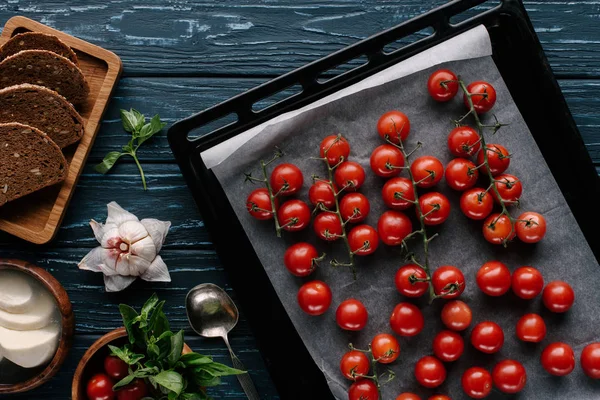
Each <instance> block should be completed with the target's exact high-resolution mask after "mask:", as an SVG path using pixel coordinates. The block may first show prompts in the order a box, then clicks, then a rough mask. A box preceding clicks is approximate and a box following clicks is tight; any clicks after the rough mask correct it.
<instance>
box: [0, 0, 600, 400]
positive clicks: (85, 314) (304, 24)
mask: <svg viewBox="0 0 600 400" xmlns="http://www.w3.org/2000/svg"><path fill="white" fill-rule="evenodd" d="M443 3H444V1H443V0H388V1H377V0H339V1H335V2H334V1H330V2H327V1H312V0H293V1H292V0H242V1H205V2H200V1H198V2H195V1H189V0H188V1H186V0H136V1H108V0H80V1H69V2H65V1H58V0H49V1H40V0H2V1H0V23H2V24H4V22H5V21H6V20H8V19H9V18H10V17H12V16H15V15H24V16H26V17H29V18H32V19H34V20H37V21H40V22H42V23H45V24H47V25H50V26H51V27H54V28H56V29H59V30H62V31H65V32H67V33H69V34H72V35H75V36H78V37H80V38H82V39H85V40H88V41H90V42H92V43H95V44H98V45H100V46H103V47H105V48H107V49H109V50H112V51H114V52H115V53H117V54H118V55H119V56H120V57H121V58H122V60H123V64H124V74H123V77H122V79H121V81H120V83H119V85H118V88H117V90H116V92H115V94H114V97H113V99H112V101H111V102H110V107H109V109H108V111H107V113H106V115H105V117H104V121H103V124H102V127H101V130H100V133H99V135H98V138H97V140H96V143H95V145H94V148H93V149H92V152H91V155H90V157H89V160H88V165H87V166H86V168H85V171H84V173H83V176H82V177H81V179H80V181H79V185H78V187H77V190H76V191H75V195H74V197H73V200H72V202H71V205H70V208H69V211H68V213H67V216H66V218H65V220H64V222H63V225H62V227H61V229H60V232H59V234H58V236H57V238H56V239H55V240H54V241H53V242H52V243H51V244H49V245H46V246H34V245H30V244H27V243H25V242H23V241H20V240H16V239H14V238H12V237H10V236H8V235H6V234H0V246H1V247H0V256H1V257H16V258H21V259H25V260H28V261H31V262H33V263H35V264H37V265H39V266H41V267H44V268H46V269H47V270H48V271H50V272H51V273H52V274H53V275H54V276H55V277H56V278H57V279H59V280H60V281H61V282H62V284H63V285H64V286H65V288H66V290H67V292H68V293H69V295H70V297H71V301H72V303H73V305H74V309H75V313H76V324H77V326H76V336H75V344H74V347H73V349H72V351H71V354H70V356H69V358H68V360H67V362H66V363H65V365H64V366H63V368H62V370H61V371H60V373H59V374H58V375H57V376H56V377H55V378H54V379H52V380H51V381H50V382H49V383H48V384H46V385H44V386H42V387H41V388H39V389H37V390H35V391H34V392H30V393H26V394H22V395H16V396H12V397H11V398H13V399H34V398H35V399H42V398H47V399H52V400H65V399H70V390H71V379H72V376H73V372H74V370H75V367H76V365H77V363H78V361H79V359H80V357H81V356H82V354H83V352H84V351H85V350H86V349H87V348H88V347H89V346H90V345H91V344H92V343H93V341H95V340H96V339H97V338H98V337H99V336H100V335H102V334H104V333H106V332H107V331H109V330H111V329H114V328H116V327H118V326H121V321H120V316H119V314H118V310H117V305H118V304H119V303H122V302H125V303H128V304H132V305H134V306H135V307H139V306H140V305H141V304H142V303H143V301H144V300H145V299H146V298H148V297H149V296H150V295H151V294H152V293H153V292H157V293H158V295H159V296H160V297H161V298H162V299H165V300H167V306H166V309H167V311H168V315H169V317H170V320H171V322H172V325H173V327H174V328H177V329H180V328H185V329H186V333H187V336H186V338H187V339H186V341H187V342H188V343H189V344H190V345H191V346H192V347H193V348H194V349H195V350H196V351H198V352H201V353H207V354H212V355H214V356H215V358H216V359H217V360H219V361H221V362H226V363H230V360H229V358H228V353H227V351H226V349H225V347H224V345H223V343H222V342H221V341H220V339H215V340H201V339H199V338H198V337H196V336H195V335H194V334H192V332H191V331H190V330H189V328H188V324H187V319H186V316H185V310H184V298H185V295H186V293H187V291H188V290H189V289H190V288H191V287H192V286H194V285H196V284H199V283H202V282H213V283H216V284H218V285H221V286H223V287H225V288H226V289H228V290H229V291H230V292H231V289H230V288H229V285H228V282H227V279H226V277H225V273H224V271H223V269H222V267H221V265H220V263H219V259H218V258H217V256H216V254H215V252H214V251H213V245H212V243H211V241H210V237H209V236H208V233H207V231H206V229H205V228H204V225H203V223H202V218H201V215H200V213H199V211H198V209H197V208H196V205H195V203H194V201H193V199H192V197H191V195H190V193H189V191H188V189H187V187H186V185H185V183H184V181H183V178H182V177H181V175H180V173H179V168H178V167H177V165H176V164H175V162H174V159H173V156H172V154H171V151H170V149H169V146H168V143H167V139H166V135H165V133H162V134H160V135H158V136H157V137H156V138H155V139H153V140H152V141H151V142H149V143H147V144H146V145H144V148H143V149H142V150H141V151H140V152H139V157H140V159H141V161H142V163H143V165H144V169H145V171H146V176H147V179H148V184H149V190H148V191H147V192H144V191H143V190H142V187H141V182H140V179H139V175H138V173H137V170H136V167H135V164H133V163H132V162H130V161H129V160H127V161H126V162H122V163H120V164H119V165H118V166H117V167H116V168H115V169H114V171H113V172H112V173H110V174H109V175H106V176H102V175H99V174H97V173H95V172H94V170H93V166H94V165H95V164H97V163H98V162H99V161H100V160H101V159H102V158H103V156H104V155H105V154H106V153H107V152H109V151H113V150H118V149H119V148H120V146H121V145H122V144H124V143H125V142H126V140H127V135H126V134H125V133H124V132H123V130H122V128H121V123H120V120H119V109H121V108H130V107H133V108H136V109H138V110H140V111H141V112H143V113H145V114H151V115H153V114H155V113H158V114H160V116H161V117H162V119H163V120H164V121H166V122H167V123H169V124H171V123H173V122H174V121H176V120H178V119H180V118H183V117H186V116H188V115H190V114H192V113H194V112H197V111H200V110H202V109H204V108H207V107H209V106H211V105H214V104H216V103H218V102H221V101H223V100H226V99H228V98H229V97H231V96H233V95H236V94H238V93H240V92H242V91H244V90H247V89H250V88H252V87H254V86H256V85H258V84H260V83H263V82H265V81H267V80H269V79H271V78H273V77H275V76H278V75H280V74H282V73H285V72H288V71H290V70H292V69H294V68H297V67H300V66H302V65H304V64H306V63H308V62H310V61H313V60H315V59H318V58H319V57H322V56H324V55H326V54H329V53H331V52H333V51H335V50H338V49H340V48H342V47H344V46H346V45H349V44H351V43H354V42H355V41H357V40H359V39H362V38H365V37H367V36H369V35H371V34H374V33H376V32H378V31H380V30H383V29H386V28H389V27H392V26H394V25H396V24H398V23H400V22H402V21H405V20H407V19H408V18H411V17H413V16H416V15H418V14H420V13H422V12H424V11H426V10H429V9H431V8H433V7H435V6H438V5H441V4H443ZM525 3H526V7H527V9H528V11H529V14H530V17H531V19H532V21H533V25H534V26H535V28H536V31H537V33H538V35H539V37H540V40H541V41H542V44H543V46H544V49H545V51H546V54H547V56H548V58H549V60H550V63H551V65H552V68H553V69H554V72H555V73H556V75H557V77H558V78H559V79H560V84H561V87H562V89H563V92H564V94H565V96H566V98H567V100H568V103H569V106H570V108H571V111H572V112H573V114H574V116H575V119H576V121H577V124H578V126H579V129H580V130H581V134H582V135H583V137H584V140H585V142H586V143H587V146H588V150H589V151H590V153H591V154H592V157H593V158H594V160H595V162H596V163H597V164H596V165H598V166H600V129H599V128H600V111H599V110H600V22H599V21H600V2H598V1H589V0H587V1H573V0H569V1H566V0H552V1H548V0H538V1H525ZM66 4H69V5H66ZM515 61H516V62H518V60H515ZM548 134H549V135H553V136H555V137H556V140H558V141H560V140H561V139H560V138H561V132H548ZM113 200H114V201H116V202H118V203H119V204H120V205H121V206H122V207H124V208H125V209H128V210H129V211H131V212H133V213H135V214H136V215H138V216H139V217H140V218H143V217H154V218H159V219H162V220H169V221H171V222H172V224H173V225H172V227H171V231H170V233H169V236H168V238H167V242H166V244H165V246H164V249H163V251H162V255H163V258H164V259H165V261H166V263H167V265H168V266H169V268H170V271H171V276H172V279H173V281H172V282H171V283H170V284H148V283H144V282H136V283H135V284H134V285H133V286H132V287H130V288H128V289H127V290H125V291H124V292H121V293H116V294H108V293H105V292H104V286H103V284H102V276H101V275H100V274H94V273H91V272H85V271H80V270H78V268H77V263H78V262H79V260H81V258H82V257H83V256H84V255H85V254H86V253H87V252H88V251H89V250H90V248H91V247H93V246H96V242H95V240H94V238H93V235H92V231H91V229H90V227H89V225H88V223H89V220H90V219H92V218H93V219H96V220H98V221H104V219H105V218H106V204H107V203H109V202H110V201H113ZM234 246H235V245H234V244H232V248H234ZM231 294H232V295H233V296H234V298H235V293H231ZM241 307H242V308H243V304H242V305H241ZM230 339H231V343H232V346H233V348H234V350H235V351H236V352H237V353H238V355H239V356H240V358H241V359H242V360H243V361H244V363H245V364H246V366H247V367H248V368H249V369H250V373H251V375H252V378H253V379H254V381H255V383H256V386H257V387H258V390H259V392H260V393H261V395H262V397H263V398H265V399H275V398H278V397H277V393H276V391H275V389H274V386H273V384H272V383H271V381H270V378H269V376H268V374H267V372H266V369H265V365H264V363H263V360H262V358H261V356H260V353H259V352H258V351H257V350H256V345H255V341H254V338H253V336H252V332H251V331H250V330H249V327H248V324H247V322H246V321H245V320H244V318H243V316H242V318H241V320H240V323H239V325H238V326H237V328H236V329H235V330H234V331H233V332H232V334H231V336H230ZM212 394H213V396H214V397H215V398H230V399H241V398H243V397H244V396H243V394H242V393H241V389H240V387H239V385H238V383H237V381H236V380H235V379H226V380H225V382H224V383H223V384H222V385H221V386H219V387H218V388H215V389H214V390H212Z"/></svg>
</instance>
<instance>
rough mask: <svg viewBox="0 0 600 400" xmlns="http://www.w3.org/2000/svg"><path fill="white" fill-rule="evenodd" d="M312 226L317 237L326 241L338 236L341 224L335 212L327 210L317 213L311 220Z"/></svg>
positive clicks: (335, 238) (340, 232)
mask: <svg viewBox="0 0 600 400" xmlns="http://www.w3.org/2000/svg"><path fill="white" fill-rule="evenodd" d="M313 228H314V230H315V233H316V234H317V236H318V237H320V238H321V239H323V240H326V241H328V242H332V241H334V240H337V239H339V238H340V235H341V234H342V224H341V222H340V219H339V218H338V216H337V214H335V213H333V212H329V211H325V212H322V213H320V214H317V216H316V217H315V220H314V222H313Z"/></svg>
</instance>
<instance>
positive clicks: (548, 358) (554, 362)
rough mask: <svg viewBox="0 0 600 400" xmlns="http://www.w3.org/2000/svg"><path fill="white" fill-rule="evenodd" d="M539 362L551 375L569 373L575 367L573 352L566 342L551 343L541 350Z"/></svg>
mask: <svg viewBox="0 0 600 400" xmlns="http://www.w3.org/2000/svg"><path fill="white" fill-rule="evenodd" d="M541 363H542V367H544V369H545V370H546V371H547V372H548V373H549V374H551V375H555V376H565V375H569V374H570V373H571V372H573V370H574V369H575V354H574V353H573V349H572V348H571V346H569V345H568V344H566V343H561V342H556V343H551V344H549V345H548V346H546V348H545V349H544V351H542V357H541Z"/></svg>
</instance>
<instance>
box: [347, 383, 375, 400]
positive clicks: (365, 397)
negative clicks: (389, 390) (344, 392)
mask: <svg viewBox="0 0 600 400" xmlns="http://www.w3.org/2000/svg"><path fill="white" fill-rule="evenodd" d="M348 399H349V400H378V399H379V390H378V389H377V385H376V384H375V382H373V380H372V379H368V378H364V379H361V380H359V381H356V382H354V383H353V384H352V386H350V389H349V390H348Z"/></svg>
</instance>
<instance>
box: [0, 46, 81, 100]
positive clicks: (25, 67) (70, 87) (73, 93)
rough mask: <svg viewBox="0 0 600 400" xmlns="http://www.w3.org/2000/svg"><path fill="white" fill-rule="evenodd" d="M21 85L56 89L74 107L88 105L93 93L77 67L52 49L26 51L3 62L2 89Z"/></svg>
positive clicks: (0, 67) (0, 65) (0, 78)
mask: <svg viewBox="0 0 600 400" xmlns="http://www.w3.org/2000/svg"><path fill="white" fill-rule="evenodd" d="M21 83H30V84H32V85H40V86H45V87H47V88H49V89H52V90H55V91H57V92H58V93H59V94H60V95H62V96H64V97H65V98H66V99H67V100H68V101H70V102H71V103H73V104H81V103H84V102H85V101H86V99H87V97H88V94H89V92H90V88H89V86H88V84H87V82H86V81H85V77H84V76H83V73H82V72H81V70H80V69H79V68H78V67H77V65H75V64H73V63H72V62H71V61H69V60H68V59H67V58H65V57H63V56H59V55H58V54H56V53H53V52H51V51H48V50H23V51H20V52H18V53H17V54H14V55H12V56H10V57H8V58H6V59H5V60H4V61H2V62H0V89H2V88H5V87H8V86H13V85H18V84H21Z"/></svg>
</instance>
